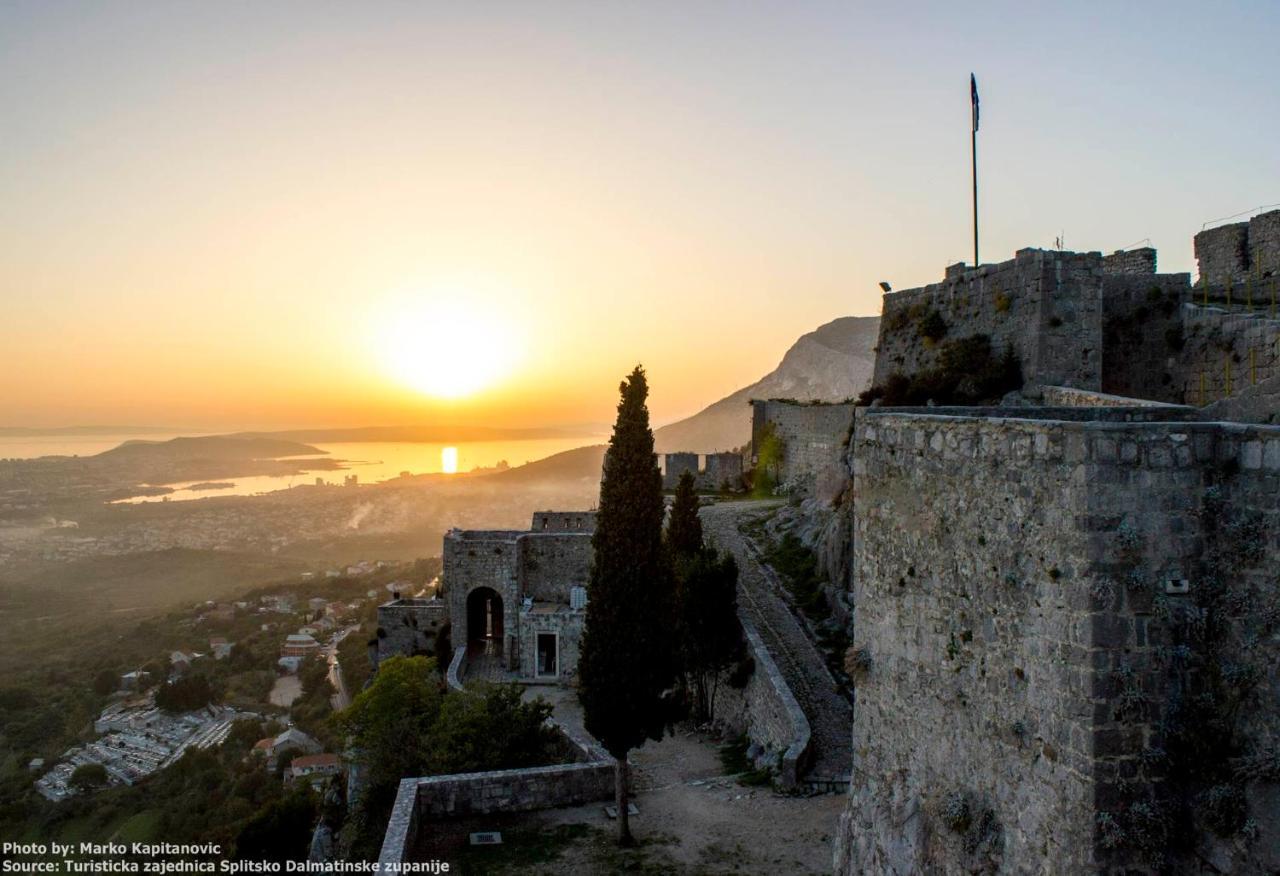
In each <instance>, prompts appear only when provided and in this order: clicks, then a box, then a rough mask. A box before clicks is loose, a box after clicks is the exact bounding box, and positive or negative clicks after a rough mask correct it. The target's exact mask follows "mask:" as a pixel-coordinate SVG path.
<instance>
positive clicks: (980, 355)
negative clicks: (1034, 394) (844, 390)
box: [858, 335, 1022, 406]
mask: <svg viewBox="0 0 1280 876" xmlns="http://www.w3.org/2000/svg"><path fill="white" fill-rule="evenodd" d="M1021 388H1022V365H1021V363H1020V362H1019V361H1018V357H1017V354H1015V353H1014V352H1013V348H1012V347H1007V348H1006V349H1005V351H1004V354H1003V355H1000V356H997V355H995V354H994V353H993V352H992V349H991V338H990V337H989V336H987V335H972V336H970V337H967V338H961V339H959V340H955V341H948V342H947V343H945V344H943V345H942V347H941V349H940V350H939V352H938V364H937V366H936V367H934V368H926V369H924V370H922V371H918V372H916V373H915V374H914V375H912V376H911V377H907V376H906V375H904V374H902V373H894V374H891V375H890V376H889V377H888V379H886V380H885V382H884V383H883V384H880V385H877V386H873V387H871V388H870V389H868V390H866V391H865V392H863V393H862V394H861V395H860V396H858V404H861V405H869V404H871V402H873V401H876V400H879V401H880V403H881V404H883V405H889V406H895V405H923V404H925V403H926V402H929V401H932V402H934V403H935V404H939V405H976V404H985V403H994V402H998V401H999V400H1000V399H1001V397H1003V396H1004V395H1005V393H1008V392H1012V391H1013V390H1017V389H1021Z"/></svg>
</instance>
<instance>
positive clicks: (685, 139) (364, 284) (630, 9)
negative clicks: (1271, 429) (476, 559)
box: [0, 2, 1270, 429]
mask: <svg viewBox="0 0 1280 876" xmlns="http://www.w3.org/2000/svg"><path fill="white" fill-rule="evenodd" d="M107 7H109V8H107ZM641 7H644V9H645V10H647V11H641ZM535 8H536V9H537V10H538V13H537V14H531V13H532V10H533V9H535ZM893 8H894V7H891V6H886V7H884V8H883V9H882V10H881V13H880V14H877V15H875V16H871V15H868V14H867V13H866V12H865V10H864V9H863V8H862V7H859V6H858V5H857V4H823V3H817V4H813V5H812V6H811V7H809V6H806V8H804V9H799V8H797V7H795V6H793V5H791V4H776V5H769V4H763V5H759V6H757V5H752V6H751V7H749V8H748V7H741V6H739V5H737V4H717V3H707V4H694V5H692V6H686V5H685V4H652V5H650V4H636V5H634V6H626V5H623V4H594V3H547V4H538V5H536V6H535V7H532V8H531V7H527V6H525V5H523V4H516V5H511V6H507V5H503V4H501V3H495V4H440V5H434V4H412V5H405V6H392V7H386V8H384V9H383V10H382V12H381V13H379V14H373V13H372V12H371V11H369V12H366V11H365V10H364V9H363V8H362V5H361V4H353V5H350V6H341V5H338V6H326V5H312V4H291V3H284V2H282V3H279V4H276V3H272V4H220V3H201V4H186V3H174V4H163V5H159V4H157V5H153V6H149V7H144V6H143V5H141V4H106V5H104V6H97V5H95V4H89V5H85V6H80V7H75V6H72V5H63V4H39V3H32V4H18V5H11V6H9V5H7V6H5V7H4V8H3V9H0V113H2V114H3V117H4V118H5V119H6V123H5V128H6V133H5V135H4V137H3V138H0V264H3V275H2V276H0V303H2V304H3V305H4V312H5V314H6V319H5V320H4V323H3V324H2V325H0V347H2V348H3V367H2V368H0V426H17V425H24V426H58V425H68V424H85V423H108V424H134V425H144V424H145V425H157V426H168V427H176V428H191V429H196V428H201V429H224V428H226V429H232V428H285V427H293V426H328V425H332V426H355V425H377V424H417V423H430V422H438V423H459V424H486V425H493V426H515V427H521V426H541V425H561V424H581V423H601V422H609V421H611V420H612V419H613V408H614V405H615V403H616V391H617V384H618V381H619V379H620V378H621V377H622V375H624V374H625V373H626V372H627V371H628V370H629V369H630V368H631V367H632V366H633V365H634V364H635V363H637V362H642V363H644V365H645V366H646V368H647V369H648V371H649V375H650V385H651V387H652V389H653V396H652V400H651V406H652V410H653V413H654V417H655V420H657V421H658V422H664V421H669V420H672V419H675V418H677V417H680V416H684V415H687V414H691V413H693V412H695V411H697V410H698V409H700V408H701V407H703V406H704V405H706V404H708V403H710V402H712V401H715V400H716V399H718V398H720V397H722V396H724V395H726V394H728V393H729V392H732V391H733V390H735V389H737V388H739V387H741V386H743V385H745V384H747V383H749V382H751V381H754V380H756V379H757V378H759V377H760V376H762V375H763V374H764V373H766V372H767V371H769V370H770V369H771V368H772V367H773V366H774V365H775V364H776V363H777V361H778V359H779V358H780V357H781V356H782V354H783V353H784V352H785V350H786V349H787V347H788V346H789V345H790V344H791V343H792V342H793V341H794V340H795V339H796V338H797V337H798V336H799V335H801V334H803V333H804V332H806V331H809V330H812V329H813V328H815V327H816V326H818V325H819V324H821V323H823V322H826V321H828V320H830V319H833V318H835V317H838V316H843V315H850V314H874V313H877V312H878V311H879V292H878V290H877V289H876V282H877V281H878V280H881V279H888V280H891V281H892V282H893V283H894V285H895V286H896V287H898V288H903V287H905V286H909V285H913V284H918V283H923V282H929V281H932V280H933V279H935V278H938V277H940V276H941V272H942V269H943V266H944V265H946V264H948V263H949V262H954V261H958V260H962V259H964V258H966V256H967V255H968V252H969V249H970V241H969V234H970V227H969V218H968V210H969V205H968V198H969V177H968V161H969V157H968V148H969V129H968V125H969V104H968V75H969V71H970V69H971V68H973V67H974V66H977V65H978V64H979V62H980V64H981V65H982V66H979V74H978V75H979V78H980V81H981V82H982V83H983V88H984V92H983V100H984V103H983V112H984V116H983V134H982V136H983V137H984V138H985V140H984V146H983V148H984V150H985V151H984V153H983V161H984V165H983V166H984V168H985V170H984V173H985V174H986V177H985V180H987V181H986V182H985V185H986V186H987V188H986V189H984V223H985V224H984V255H987V254H990V256H991V257H993V258H996V257H998V258H1008V257H1011V255H1012V253H1013V251H1014V250H1015V249H1016V248H1018V247H1021V246H1027V245H1048V244H1049V243H1050V242H1051V241H1052V239H1053V237H1054V236H1056V235H1057V234H1059V233H1060V232H1061V231H1062V230H1063V229H1065V233H1066V237H1067V244H1068V246H1069V247H1072V248H1079V249H1089V248H1093V249H1115V248H1118V247H1121V246H1124V245H1127V244H1129V243H1131V242H1133V241H1134V240H1137V239H1141V238H1144V237H1147V238H1150V239H1151V240H1152V241H1153V243H1154V244H1155V245H1156V246H1158V247H1159V248H1160V250H1161V260H1162V261H1161V264H1162V268H1163V269H1166V270H1187V269H1189V267H1190V236H1191V233H1192V232H1193V231H1194V230H1196V229H1197V228H1198V227H1199V226H1200V223H1201V222H1202V221H1204V220H1205V219H1208V218H1213V215H1212V214H1215V213H1224V214H1225V213H1229V212H1230V211H1231V210H1233V209H1242V208H1245V207H1249V206H1252V205H1253V202H1254V200H1256V198H1255V193H1256V192H1257V191H1259V190H1260V188H1259V181H1258V180H1257V179H1250V178H1247V175H1245V174H1242V173H1237V168H1239V167H1240V166H1243V165H1245V164H1246V163H1247V162H1246V160H1243V159H1242V160H1235V159H1233V157H1232V155H1231V154H1228V153H1229V150H1230V149H1234V148H1238V149H1239V150H1240V151H1241V155H1242V156H1246V155H1247V156H1251V157H1252V158H1251V159H1250V160H1254V159H1256V156H1257V155H1258V154H1260V153H1259V151H1258V149H1257V148H1256V144H1253V145H1251V144H1250V143H1249V142H1246V141H1245V140H1244V138H1243V137H1237V138H1235V139H1234V140H1233V141H1232V142H1231V143H1229V144H1223V143H1216V142H1215V143H1214V144H1213V145H1214V149H1215V150H1217V152H1218V157H1217V159H1216V160H1215V162H1214V165H1213V167H1205V166H1204V161H1203V154H1204V152H1205V144H1206V142H1207V141H1206V140H1204V139H1202V138H1204V137H1209V136H1211V134H1212V132H1215V131H1223V130H1227V129H1232V130H1234V129H1235V128H1234V126H1233V125H1232V124H1231V123H1230V122H1229V120H1228V119H1227V118H1225V117H1224V118H1221V119H1219V118H1217V117H1215V115H1214V114H1215V113H1217V112H1219V107H1218V106H1217V105H1216V104H1214V103H1213V102H1212V101H1207V100H1200V99H1199V98H1200V97H1202V96H1203V95H1201V94H1200V93H1199V91H1198V89H1199V88H1200V86H1199V85H1198V84H1197V79H1198V78H1202V77H1206V76H1212V75H1214V74H1213V73H1212V72H1211V71H1210V70H1209V69H1208V68H1207V67H1205V68H1204V69H1201V68H1200V67H1198V66H1197V65H1200V64H1201V62H1202V61H1204V62H1205V63H1206V64H1208V61H1206V60H1205V59H1212V58H1214V57H1219V58H1220V57H1221V53H1220V52H1219V51H1218V50H1216V49H1214V48H1213V47H1214V46H1215V45H1217V44H1218V42H1217V41H1218V35H1217V34H1214V33H1205V32H1200V33H1198V34H1197V36H1196V41H1197V42H1196V43H1193V44H1192V45H1190V46H1189V47H1188V50H1187V51H1185V52H1167V53H1163V54H1160V55H1158V56H1153V57H1146V56H1141V55H1140V56H1137V57H1135V56H1134V55H1133V53H1132V52H1129V51H1127V50H1126V49H1125V48H1124V47H1121V48H1117V47H1116V46H1115V45H1110V44H1108V43H1107V41H1108V40H1117V39H1123V36H1121V37H1108V38H1107V40H1102V41H1100V42H1099V41H1093V40H1083V39H1068V38H1067V35H1065V34H1064V35H1062V44H1063V47H1057V45H1056V44H1055V45H1054V46H1046V45H1043V44H1041V41H1039V36H1041V35H1042V34H1043V23H1042V22H1037V20H1036V17H1035V16H1034V15H1031V14H1030V13H1028V14H1026V15H1023V14H1022V12H1021V9H1022V7H1021V6H1020V5H1018V4H1012V3H1011V4H1009V5H1008V7H1007V10H1006V11H1007V14H1005V15H992V16H989V19H988V22H987V23H986V24H985V25H982V26H981V27H980V26H979V25H978V24H975V23H970V22H968V21H967V20H966V18H965V16H964V15H962V14H960V13H959V12H957V11H955V10H953V9H952V7H950V6H949V5H941V4H940V5H938V6H937V7H935V8H934V10H933V13H932V16H933V25H934V26H931V27H927V28H922V27H920V26H919V25H920V16H917V15H908V14H906V13H898V12H894V11H892V10H893ZM514 9H520V10H522V12H523V13H524V14H520V15H513V14H510V13H511V10H514ZM1095 13H1096V19H1097V21H1101V20H1104V19H1105V20H1107V22H1108V28H1107V30H1108V32H1109V33H1112V34H1121V35H1123V34H1124V33H1126V32H1128V30H1129V25H1130V24H1131V25H1132V26H1133V29H1134V30H1135V31H1137V30H1142V31H1143V32H1144V35H1145V36H1144V41H1143V43H1142V44H1143V45H1149V46H1160V45H1164V44H1165V40H1164V39H1163V38H1162V37H1161V35H1160V34H1159V33H1156V32H1153V31H1160V30H1161V29H1162V28H1164V29H1168V30H1169V32H1170V33H1173V32H1175V31H1176V32H1181V30H1182V29H1183V28H1184V27H1185V24H1186V22H1185V20H1184V19H1183V17H1182V16H1181V13H1176V14H1175V13H1174V12H1172V11H1171V12H1170V14H1169V15H1168V16H1167V17H1162V18H1161V19H1160V20H1159V21H1153V20H1151V17H1150V16H1138V15H1137V14H1136V13H1135V18H1134V21H1132V22H1129V24H1126V23H1125V22H1123V21H1117V20H1116V16H1119V17H1120V18H1122V19H1123V18H1124V17H1125V16H1126V15H1128V13H1126V12H1124V11H1122V10H1115V9H1114V8H1109V7H1106V6H1101V5H1100V6H1099V7H1098V8H1097V9H1096V10H1095ZM1076 17H1077V16H1073V21H1072V22H1070V23H1064V27H1069V28H1076V27H1078V28H1080V29H1081V34H1084V33H1086V32H1091V30H1090V28H1092V27H1093V24H1091V23H1090V20H1091V14H1085V13H1081V14H1080V15H1079V16H1078V18H1079V19H1080V20H1079V21H1078V22H1077V21H1075V20H1074V19H1075V18H1076ZM995 22H999V23H998V24H994V23H995ZM1094 24H1096V21H1095V22H1094ZM1223 27H1224V28H1228V27H1231V28H1234V32H1235V36H1234V37H1232V39H1233V40H1238V39H1239V38H1240V35H1241V34H1245V33H1248V32H1249V28H1248V27H1247V22H1235V23H1234V24H1232V23H1231V22H1224V23H1223ZM1033 35H1034V36H1035V37H1036V40H1031V39H1030V37H1031V36H1033ZM1223 39H1224V40H1225V39H1226V38H1225V36H1224V37H1223ZM1095 42H1096V43H1097V44H1096V53H1095V54H1089V53H1082V52H1081V51H1080V50H1079V49H1078V47H1079V46H1081V45H1094V44H1095ZM1073 44H1074V45H1075V46H1077V48H1076V49H1075V50H1072V51H1071V52H1068V51H1067V49H1066V48H1065V47H1066V46H1069V45H1073ZM1222 44H1223V45H1226V44H1227V42H1223V43H1222ZM1232 45H1234V43H1232ZM1134 51H1139V52H1140V51H1146V50H1145V49H1136V48H1135V49H1134ZM1085 54H1089V56H1088V57H1085V56H1084V55H1085ZM975 59H978V60H975ZM1068 60H1069V61H1070V64H1068V63H1067V61H1068ZM1133 69H1141V70H1143V71H1144V76H1143V82H1142V83H1136V82H1135V83H1133V84H1132V88H1130V87H1127V86H1126V87H1123V88H1119V89H1101V88H1099V81H1100V80H1101V79H1103V78H1105V77H1110V78H1111V79H1112V81H1117V82H1124V81H1127V80H1126V77H1130V78H1131V76H1132V71H1133ZM1055 71H1057V72H1055ZM1064 71H1065V72H1064ZM1257 87H1259V88H1262V87H1264V86H1263V85H1261V84H1260V85H1258V86H1257ZM1265 87H1270V86H1265ZM1135 89H1136V90H1137V91H1140V92H1141V94H1142V97H1143V100H1142V101H1134V100H1131V99H1130V98H1131V97H1132V96H1133V93H1134V90H1135ZM1203 91H1204V93H1205V94H1212V93H1216V92H1214V90H1213V84H1212V82H1206V83H1205V84H1204V86H1203ZM1046 94H1053V95H1054V102H1053V103H1054V105H1053V106H1052V107H1049V106H1047V105H1046V100H1045V96H1046ZM1241 100H1247V101H1253V102H1255V104H1256V103H1257V102H1258V101H1262V103H1264V104H1265V95H1261V96H1260V95H1257V94H1254V95H1248V96H1245V95H1242V97H1241ZM1192 106H1195V107H1196V109H1195V112H1194V113H1193V112H1191V111H1190V108H1191V107H1192ZM1228 109H1229V108H1222V110H1221V111H1222V112H1224V113H1227V115H1230V113H1229V112H1228ZM1193 116H1194V117H1195V119H1194V122H1192V117H1193ZM1175 119H1186V120H1187V122H1186V125H1185V128H1184V127H1181V126H1180V125H1181V123H1180V122H1175V121H1174V120H1175ZM1157 132H1158V135H1159V143H1160V144H1161V146H1162V149H1161V151H1160V153H1159V154H1158V155H1152V154H1151V153H1150V145H1151V143H1152V142H1153V141H1154V140H1155V134H1156V133H1157ZM1258 136H1260V137H1261V136H1263V132H1259V133H1258ZM1104 143H1105V146H1106V155H1105V160H1104V156H1101V155H1100V153H1099V152H1098V149H1097V148H1096V147H1098V146H1100V145H1101V144H1104ZM1175 143H1176V145H1174V144H1175ZM1089 144H1093V146H1090V145H1089ZM1254 163H1256V161H1254ZM1049 168H1052V169H1053V172H1052V173H1047V172H1046V171H1047V169H1049ZM1175 178H1176V179H1178V180H1179V186H1178V187H1177V189H1178V190H1177V192H1174V191H1172V190H1171V189H1170V187H1169V186H1168V185H1167V181H1168V180H1169V179H1175ZM1029 191H1034V192H1036V195H1037V197H1036V198H1035V199H1031V198H1028V197H1027V196H1026V193H1027V192H1029ZM1045 205H1051V206H1049V207H1046V206H1045ZM1206 211H1208V213H1209V214H1211V215H1206ZM418 343H420V344H422V345H429V346H430V348H431V349H430V350H426V351H424V350H421V349H417V348H416V347H415V344H418ZM440 348H445V349H444V352H445V353H446V354H447V357H446V359H442V357H441V355H440V352H439V349H440ZM494 351H496V352H494ZM442 361H451V362H454V363H455V364H458V365H460V366H463V367H461V371H462V372H463V373H462V374H461V375H453V376H445V377H440V376H439V375H438V374H436V373H435V372H436V371H439V370H440V369H441V368H442V366H441V364H440V363H441V362H442ZM414 369H428V370H430V371H431V372H432V373H431V374H428V375H423V374H415V373H414ZM480 372H483V373H480ZM471 378H476V379H475V380H472V379H471ZM444 396H456V397H453V398H445V397H444Z"/></svg>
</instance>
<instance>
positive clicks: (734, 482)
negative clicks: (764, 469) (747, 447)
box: [662, 451, 742, 492]
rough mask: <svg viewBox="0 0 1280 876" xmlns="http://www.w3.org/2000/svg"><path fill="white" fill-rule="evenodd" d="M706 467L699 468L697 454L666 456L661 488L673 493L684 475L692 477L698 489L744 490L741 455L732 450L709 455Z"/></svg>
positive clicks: (664, 456) (672, 454) (664, 457)
mask: <svg viewBox="0 0 1280 876" xmlns="http://www.w3.org/2000/svg"><path fill="white" fill-rule="evenodd" d="M705 459H706V464H705V466H702V467H700V466H699V465H698V454H696V453H688V452H676V453H667V454H664V455H663V459H662V488H663V489H664V490H674V489H675V488H676V486H677V485H678V484H679V483H680V476H681V475H682V474H684V473H685V472H689V473H690V474H692V475H693V478H694V484H695V485H696V486H697V488H698V489H699V490H706V491H711V492H714V491H718V490H722V489H726V488H727V489H728V490H729V491H737V490H740V489H741V488H742V454H740V453H735V452H733V451H725V452H723V453H708V454H706V456H705Z"/></svg>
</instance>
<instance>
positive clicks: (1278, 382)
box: [1200, 376, 1280, 424]
mask: <svg viewBox="0 0 1280 876" xmlns="http://www.w3.org/2000/svg"><path fill="white" fill-rule="evenodd" d="M1200 417H1201V418H1202V419H1204V420H1222V421H1231V422H1237V423H1271V424H1274V423H1280V376H1277V377H1272V378H1270V379H1269V380H1264V381H1262V382H1261V383H1259V384H1258V385H1257V386H1251V387H1249V388H1248V389H1246V390H1245V391H1244V392H1242V393H1239V394H1238V395H1233V396H1232V397H1231V398H1225V399H1223V400H1222V401H1219V402H1214V403H1213V404H1211V405H1209V406H1208V407H1205V408H1201V409H1200Z"/></svg>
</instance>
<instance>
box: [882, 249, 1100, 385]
mask: <svg viewBox="0 0 1280 876" xmlns="http://www.w3.org/2000/svg"><path fill="white" fill-rule="evenodd" d="M1106 273H1107V272H1106V270H1105V269H1104V265H1103V259H1102V255H1101V254H1100V253H1096V252H1095V253H1071V252H1058V251H1049V250H1040V249H1022V250H1019V251H1018V252H1017V254H1016V255H1015V257H1014V258H1013V259H1011V260H1010V261H1006V262H1001V263H999V264H992V265H983V266H982V267H980V268H976V269H967V270H961V271H952V270H950V269H949V270H948V272H947V277H946V278H945V279H944V280H943V281H942V282H941V283H934V284H932V285H929V286H924V287H921V288H918V289H908V290H905V291H902V292H890V293H887V294H885V296H884V303H883V313H882V315H881V319H880V338H879V344H878V346H877V352H876V367H875V372H874V375H873V377H872V383H873V384H874V385H882V384H884V383H885V382H886V381H887V380H888V379H889V377H890V376H892V375H893V374H905V375H908V376H910V375H912V374H914V373H917V372H920V371H924V370H927V369H930V368H934V367H936V366H937V365H938V364H939V355H940V353H941V350H942V348H943V346H944V345H945V344H946V342H948V341H953V340H960V339H963V338H966V337H970V336H973V335H986V336H988V337H989V338H990V339H991V346H992V350H993V351H994V352H995V353H996V354H997V355H998V354H1000V353H1001V352H1003V351H1004V350H1005V349H1006V348H1010V349H1012V350H1013V351H1014V353H1016V354H1017V356H1018V358H1019V360H1020V361H1021V363H1022V372H1023V378H1024V380H1025V381H1026V382H1027V383H1029V384H1036V385H1039V384H1052V385H1055V386H1078V387H1081V388H1084V389H1099V388H1101V384H1102V342H1101V337H1102V309H1103V307H1102V284H1103V278H1104V276H1105V275H1106ZM933 314H936V315H937V317H938V318H940V319H941V322H942V325H943V326H945V329H946V333H945V334H944V335H943V336H942V337H940V338H936V337H933V336H932V335H931V334H929V331H928V329H929V324H930V321H931V320H932V315H933Z"/></svg>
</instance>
